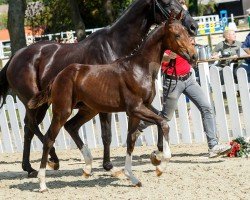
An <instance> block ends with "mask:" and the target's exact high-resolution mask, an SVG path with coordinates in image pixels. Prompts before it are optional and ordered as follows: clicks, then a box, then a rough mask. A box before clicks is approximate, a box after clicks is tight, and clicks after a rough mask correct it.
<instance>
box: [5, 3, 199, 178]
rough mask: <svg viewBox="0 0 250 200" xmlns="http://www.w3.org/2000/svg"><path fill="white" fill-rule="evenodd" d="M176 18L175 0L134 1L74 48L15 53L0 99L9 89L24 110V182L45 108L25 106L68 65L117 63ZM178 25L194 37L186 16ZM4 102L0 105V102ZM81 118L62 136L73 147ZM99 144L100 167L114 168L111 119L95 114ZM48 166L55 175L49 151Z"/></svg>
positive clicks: (41, 46)
mask: <svg viewBox="0 0 250 200" xmlns="http://www.w3.org/2000/svg"><path fill="white" fill-rule="evenodd" d="M172 9H174V10H175V11H176V13H178V12H180V11H181V10H183V9H182V7H181V5H180V4H179V3H178V1H176V0H136V1H135V2H134V3H133V4H132V5H131V6H130V7H129V8H128V9H127V10H126V11H125V12H124V13H123V15H122V16H121V17H120V18H119V19H118V20H117V21H116V22H115V23H114V24H113V25H112V26H110V27H106V28H104V29H102V30H99V31H97V32H95V33H93V34H91V35H90V36H89V37H88V38H86V39H85V40H83V41H82V42H79V43H77V44H58V43H56V42H49V41H45V42H39V43H36V44H33V45H30V46H28V47H25V48H23V49H21V50H19V51H18V52H17V53H16V54H15V55H14V56H13V57H12V58H11V59H10V61H9V62H8V63H7V64H6V66H5V67H4V68H3V70H2V71H1V72H0V97H1V98H3V99H5V97H6V94H7V91H8V89H9V88H11V89H12V90H13V92H14V93H16V94H17V96H18V97H19V99H20V100H21V101H22V102H23V104H24V105H25V108H26V115H25V119H24V124H25V127H24V132H25V135H24V150H23V162H22V168H23V170H24V171H27V172H28V176H29V177H35V176H36V175H37V171H36V170H34V169H33V168H32V167H31V164H30V158H29V157H30V145H31V140H32V138H33V136H34V134H35V135H37V137H38V138H39V139H40V140H41V141H43V135H42V133H41V131H40V130H39V127H38V125H39V124H40V123H41V122H42V120H43V118H44V116H45V114H46V111H47V109H48V105H47V104H43V105H41V106H40V107H38V108H37V109H35V110H30V109H29V108H28V107H27V102H28V101H29V100H30V99H31V98H32V96H34V95H35V94H37V93H38V92H39V91H41V90H42V89H44V88H46V87H47V85H48V84H49V82H50V81H51V80H52V79H53V78H54V77H55V76H56V75H57V74H58V73H59V72H60V71H61V70H63V69H64V68H65V67H66V66H68V65H69V64H71V63H89V64H106V63H110V62H112V61H114V60H116V59H117V58H119V57H122V56H126V55H129V54H131V52H132V51H133V50H134V49H135V48H136V47H137V46H138V45H140V44H141V42H142V39H143V38H144V37H145V36H146V34H147V33H148V31H149V28H150V27H151V25H152V24H154V23H157V24H159V23H160V22H162V21H164V20H165V19H166V18H168V17H169V14H170V11H171V10H172ZM183 12H184V18H183V20H182V24H183V25H184V26H185V27H186V28H187V30H188V31H189V32H190V34H192V35H194V34H195V33H196V30H197V23H196V22H195V21H194V20H193V19H192V17H191V16H190V15H189V13H188V12H186V11H184V10H183ZM2 102H3V101H2ZM81 118H82V113H81V112H79V113H77V114H76V115H75V116H74V117H73V118H72V119H71V120H69V121H68V122H67V124H66V127H65V128H66V130H67V131H69V130H71V129H72V130H73V131H69V132H70V133H71V132H74V135H71V137H72V138H73V140H74V141H76V140H78V139H79V136H78V134H75V131H76V130H75V126H74V124H76V123H78V121H81V120H82V119H81ZM100 119H101V129H102V139H103V145H104V160H103V167H104V168H105V169H106V170H110V169H112V168H113V165H112V163H111V162H110V143H111V124H110V123H111V117H110V114H106V113H100ZM50 156H51V158H50V161H51V162H50V164H51V166H52V167H53V168H54V169H58V168H59V160H58V158H57V155H56V153H55V149H54V148H52V149H51V151H50Z"/></svg>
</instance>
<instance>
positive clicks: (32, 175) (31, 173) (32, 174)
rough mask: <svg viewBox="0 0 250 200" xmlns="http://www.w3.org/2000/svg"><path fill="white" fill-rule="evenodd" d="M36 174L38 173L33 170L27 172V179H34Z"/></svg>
mask: <svg viewBox="0 0 250 200" xmlns="http://www.w3.org/2000/svg"><path fill="white" fill-rule="evenodd" d="M37 174H38V171H36V170H34V171H32V172H28V177H29V178H36V177H37Z"/></svg>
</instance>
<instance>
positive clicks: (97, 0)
mask: <svg viewBox="0 0 250 200" xmlns="http://www.w3.org/2000/svg"><path fill="white" fill-rule="evenodd" d="M131 2H132V0H123V1H121V0H112V7H113V12H112V14H113V18H114V19H117V18H118V17H119V16H120V14H121V13H122V12H123V11H124V10H125V9H126V8H127V7H128V5H129V4H130V3H131ZM79 8H80V12H81V15H82V18H83V21H84V23H85V26H86V27H87V28H97V27H103V26H107V25H109V20H108V16H107V15H106V11H105V7H104V2H103V0H92V1H80V4H79Z"/></svg>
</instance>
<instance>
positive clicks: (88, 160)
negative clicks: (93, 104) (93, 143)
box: [64, 107, 97, 178]
mask: <svg viewBox="0 0 250 200" xmlns="http://www.w3.org/2000/svg"><path fill="white" fill-rule="evenodd" d="M96 114H97V112H95V111H93V110H91V109H89V108H87V107H86V108H85V109H81V110H79V111H78V113H77V114H76V115H75V116H74V117H72V118H71V119H70V120H69V121H67V122H66V123H65V125H64V128H65V129H66V130H67V131H68V133H69V134H70V136H71V137H72V139H73V140H74V142H75V143H76V145H77V147H78V148H79V150H80V151H81V153H82V155H83V157H84V160H85V164H86V166H85V168H84V170H83V175H84V176H85V177H86V178H88V177H89V176H90V174H91V170H92V161H93V157H92V155H91V152H90V150H89V148H88V146H87V145H85V144H84V143H83V141H82V139H81V138H80V136H79V133H78V131H79V129H80V127H81V126H82V125H83V124H84V123H86V122H87V121H89V120H90V119H92V118H93V117H94V116H95V115H96Z"/></svg>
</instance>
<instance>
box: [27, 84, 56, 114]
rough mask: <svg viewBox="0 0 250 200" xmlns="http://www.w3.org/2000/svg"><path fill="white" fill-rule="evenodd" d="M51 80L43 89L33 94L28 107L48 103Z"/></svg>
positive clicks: (36, 106) (33, 107)
mask: <svg viewBox="0 0 250 200" xmlns="http://www.w3.org/2000/svg"><path fill="white" fill-rule="evenodd" d="M52 84H53V81H52V82H51V83H50V84H49V85H48V87H47V88H46V89H45V90H42V91H40V92H38V93H37V94H36V95H35V96H33V97H32V98H31V99H30V100H29V102H28V107H29V108H30V109H35V108H38V107H39V106H41V105H43V104H45V103H48V104H50V96H51V88H52Z"/></svg>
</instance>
